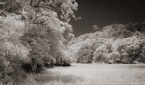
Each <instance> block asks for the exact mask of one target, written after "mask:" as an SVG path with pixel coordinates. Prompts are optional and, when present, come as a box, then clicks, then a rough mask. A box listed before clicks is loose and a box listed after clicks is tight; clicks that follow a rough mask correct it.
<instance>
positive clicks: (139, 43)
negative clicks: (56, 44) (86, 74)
mask: <svg viewBox="0 0 145 85" xmlns="http://www.w3.org/2000/svg"><path fill="white" fill-rule="evenodd" d="M144 47H145V24H144V22H143V23H140V24H137V23H135V24H132V23H129V24H126V25H122V24H113V25H109V26H106V27H104V28H103V30H100V31H97V32H95V33H88V34H84V35H81V36H79V37H78V38H75V39H73V40H72V41H71V42H70V47H69V52H70V53H71V54H70V55H69V56H71V57H73V56H72V55H75V56H76V57H74V61H75V62H78V63H124V64H128V63H141V62H142V63H144V62H145V59H144V58H145V55H144ZM76 49H77V50H76Z"/></svg>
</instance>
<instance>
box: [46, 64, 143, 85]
mask: <svg viewBox="0 0 145 85" xmlns="http://www.w3.org/2000/svg"><path fill="white" fill-rule="evenodd" d="M48 71H50V72H58V73H60V74H61V75H64V76H66V75H73V76H78V78H83V80H82V81H76V82H75V83H74V82H73V83H72V82H67V84H65V83H63V82H61V83H63V84H61V83H60V81H59V82H57V81H54V82H51V84H50V83H49V84H48V85H145V65H144V64H132V65H131V64H73V65H72V66H71V67H56V68H53V69H48ZM46 85H47V84H46Z"/></svg>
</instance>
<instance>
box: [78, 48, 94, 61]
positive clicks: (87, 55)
mask: <svg viewBox="0 0 145 85" xmlns="http://www.w3.org/2000/svg"><path fill="white" fill-rule="evenodd" d="M93 53H94V51H93V50H92V49H91V47H90V46H88V45H84V46H82V47H81V48H80V50H79V52H78V59H77V63H92V60H93Z"/></svg>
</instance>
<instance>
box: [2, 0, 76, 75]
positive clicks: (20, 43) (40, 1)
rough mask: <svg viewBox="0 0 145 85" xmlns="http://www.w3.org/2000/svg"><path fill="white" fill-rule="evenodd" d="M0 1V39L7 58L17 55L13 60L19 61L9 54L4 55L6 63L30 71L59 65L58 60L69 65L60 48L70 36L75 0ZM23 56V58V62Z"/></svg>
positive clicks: (71, 36) (66, 42) (63, 46)
mask: <svg viewBox="0 0 145 85" xmlns="http://www.w3.org/2000/svg"><path fill="white" fill-rule="evenodd" d="M1 3H3V4H2V5H1V6H0V9H1V10H2V11H1V14H2V15H4V16H0V23H2V24H1V27H0V32H1V33H0V35H1V39H0V40H1V41H0V42H1V44H2V46H4V50H6V52H7V51H8V53H9V57H10V55H12V56H14V57H18V58H16V59H17V60H16V61H19V62H20V63H21V64H17V63H15V62H13V61H15V58H14V57H12V56H11V57H10V58H9V57H6V56H3V57H2V58H4V59H5V58H6V62H7V61H8V62H9V63H10V65H12V63H14V64H15V65H20V67H18V68H21V66H22V67H23V69H25V70H26V69H27V70H29V71H30V72H32V73H35V72H36V71H37V70H38V69H39V68H42V67H43V66H45V65H46V64H48V65H55V63H56V62H57V64H58V61H59V62H60V63H61V64H60V65H65V64H66V63H67V64H70V62H64V61H67V59H66V58H65V55H64V54H63V50H65V48H66V46H67V44H68V41H70V40H71V39H72V38H73V34H72V33H71V32H72V31H73V30H72V26H71V25H70V24H69V21H70V19H71V18H75V15H74V11H75V10H77V3H76V1H75V0H1ZM7 26H8V27H7ZM4 28H5V29H4ZM59 55H61V56H59ZM58 57H59V58H58ZM23 59H26V60H25V61H24V62H22V61H23ZM62 62H63V64H62ZM67 64H66V65H67ZM2 65H3V64H2ZM25 65H29V66H30V68H25ZM16 67H17V66H16ZM26 67H27V66H26ZM12 68H13V69H15V70H16V68H15V67H12Z"/></svg>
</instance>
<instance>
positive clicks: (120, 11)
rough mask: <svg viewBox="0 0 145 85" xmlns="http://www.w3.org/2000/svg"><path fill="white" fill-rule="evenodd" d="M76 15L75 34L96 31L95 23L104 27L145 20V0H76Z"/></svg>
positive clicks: (73, 21) (72, 22) (73, 23)
mask: <svg viewBox="0 0 145 85" xmlns="http://www.w3.org/2000/svg"><path fill="white" fill-rule="evenodd" d="M76 1H77V2H78V5H79V7H78V11H77V12H76V16H78V17H82V19H81V20H77V21H75V20H72V21H71V24H72V25H73V29H74V34H75V35H76V36H79V35H81V34H84V33H89V32H94V31H95V30H94V29H93V28H92V26H93V25H98V26H99V27H104V26H106V25H110V24H116V23H118V24H126V23H129V22H133V23H134V22H142V21H145V0H76Z"/></svg>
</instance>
